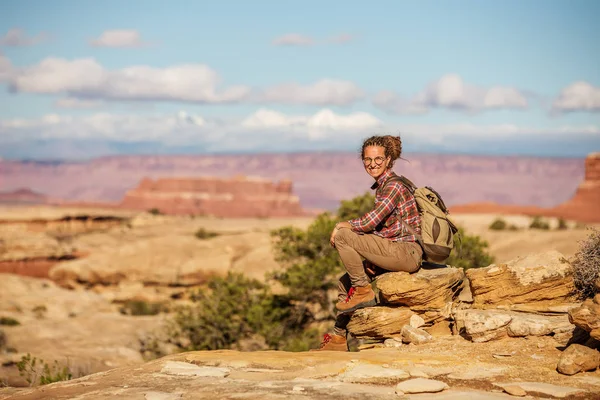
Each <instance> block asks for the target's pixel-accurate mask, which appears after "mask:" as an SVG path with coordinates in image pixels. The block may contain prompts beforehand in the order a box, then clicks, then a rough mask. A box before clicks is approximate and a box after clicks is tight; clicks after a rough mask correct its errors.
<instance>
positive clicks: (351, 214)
mask: <svg viewBox="0 0 600 400" xmlns="http://www.w3.org/2000/svg"><path fill="white" fill-rule="evenodd" d="M373 204H375V196H373V194H372V193H369V192H366V193H364V194H363V195H360V196H357V197H355V198H353V199H351V200H342V202H341V204H340V207H339V208H338V210H337V216H338V218H339V219H340V220H342V221H347V220H349V219H353V218H358V217H360V216H362V215H364V214H365V213H367V212H369V211H371V210H372V209H373Z"/></svg>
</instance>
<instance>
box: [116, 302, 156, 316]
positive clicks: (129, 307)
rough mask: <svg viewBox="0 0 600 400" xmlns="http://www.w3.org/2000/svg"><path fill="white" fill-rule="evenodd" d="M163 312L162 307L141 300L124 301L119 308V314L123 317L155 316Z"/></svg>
mask: <svg viewBox="0 0 600 400" xmlns="http://www.w3.org/2000/svg"><path fill="white" fill-rule="evenodd" d="M163 310H164V306H163V305H162V304H159V303H149V302H147V301H141V300H129V301H126V302H125V303H124V304H123V306H121V307H120V308H119V312H120V313H121V314H124V315H134V316H135V315H156V314H158V313H160V312H161V311H163Z"/></svg>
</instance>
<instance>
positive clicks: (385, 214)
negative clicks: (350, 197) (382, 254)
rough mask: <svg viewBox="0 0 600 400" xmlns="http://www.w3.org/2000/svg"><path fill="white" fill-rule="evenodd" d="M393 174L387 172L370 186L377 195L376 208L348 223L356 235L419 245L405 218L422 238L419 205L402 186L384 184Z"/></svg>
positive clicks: (392, 183) (389, 171)
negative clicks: (360, 233)
mask: <svg viewBox="0 0 600 400" xmlns="http://www.w3.org/2000/svg"><path fill="white" fill-rule="evenodd" d="M395 175H396V174H394V172H393V171H392V170H391V169H389V170H387V171H386V172H384V173H383V174H382V175H381V176H380V177H379V178H378V179H377V181H376V182H375V183H374V184H373V186H371V189H376V191H375V207H374V208H373V210H371V211H369V212H368V213H366V214H365V215H363V216H362V217H360V218H356V219H352V220H350V221H348V222H350V224H351V225H352V230H353V231H355V232H364V233H367V232H368V233H373V234H375V235H377V236H381V237H383V238H387V239H390V240H392V241H404V242H416V241H417V238H416V236H415V235H413V234H412V233H411V232H410V231H409V230H408V229H407V228H406V227H405V226H404V225H403V224H402V222H400V219H399V218H402V220H404V222H405V223H407V224H408V225H409V226H410V227H411V228H412V229H413V230H414V231H415V232H416V233H417V234H419V235H420V234H421V216H420V215H419V210H418V209H417V202H416V201H415V197H414V196H413V195H412V193H410V191H409V190H408V189H407V188H406V187H405V186H404V185H403V184H402V183H400V182H390V183H388V184H387V185H386V186H385V187H382V185H383V184H384V182H385V181H386V180H387V179H388V178H390V177H391V176H395Z"/></svg>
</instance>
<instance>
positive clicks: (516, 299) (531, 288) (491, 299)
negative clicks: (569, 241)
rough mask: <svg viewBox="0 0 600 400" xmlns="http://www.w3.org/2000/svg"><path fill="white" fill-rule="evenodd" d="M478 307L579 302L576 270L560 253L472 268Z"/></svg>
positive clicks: (553, 252) (468, 274)
mask: <svg viewBox="0 0 600 400" xmlns="http://www.w3.org/2000/svg"><path fill="white" fill-rule="evenodd" d="M466 274H467V277H468V278H469V280H470V282H471V291H472V293H473V299H474V303H473V307H474V308H497V307H498V306H507V305H515V304H533V305H541V306H545V307H547V306H549V305H562V304H564V303H566V302H571V301H574V300H575V296H574V294H575V284H574V282H573V269H572V267H571V264H569V262H568V261H567V260H566V259H565V257H564V256H563V255H562V254H561V253H559V252H557V251H549V252H547V253H541V254H532V255H528V256H526V257H518V258H516V259H514V260H511V261H509V262H507V263H505V264H498V265H496V264H492V265H490V266H489V267H486V268H477V269H469V270H467V272H466Z"/></svg>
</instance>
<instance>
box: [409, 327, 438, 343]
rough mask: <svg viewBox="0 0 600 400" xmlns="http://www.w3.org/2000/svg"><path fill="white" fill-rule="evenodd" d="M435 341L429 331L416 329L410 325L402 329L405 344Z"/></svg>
mask: <svg viewBox="0 0 600 400" xmlns="http://www.w3.org/2000/svg"><path fill="white" fill-rule="evenodd" d="M431 340H433V336H431V335H430V334H429V333H428V332H427V331H425V330H423V329H420V328H414V327H412V326H410V325H404V326H403V327H402V341H403V342H404V343H413V344H423V343H427V342H429V341H431Z"/></svg>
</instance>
